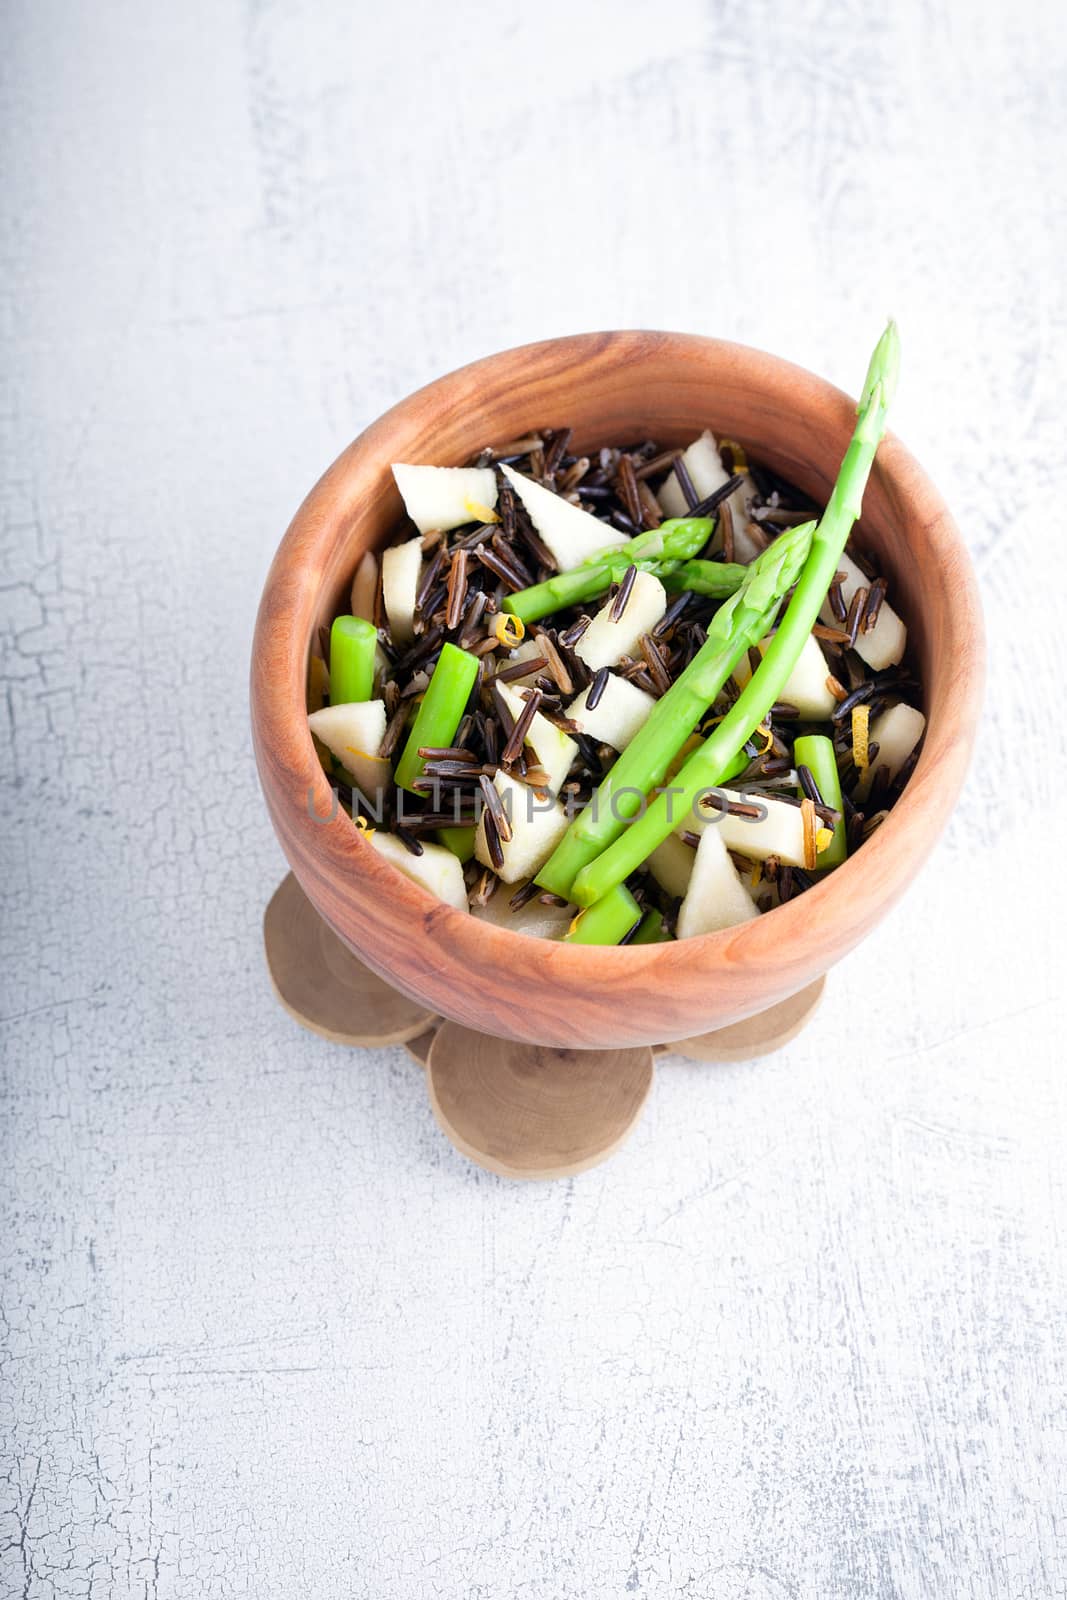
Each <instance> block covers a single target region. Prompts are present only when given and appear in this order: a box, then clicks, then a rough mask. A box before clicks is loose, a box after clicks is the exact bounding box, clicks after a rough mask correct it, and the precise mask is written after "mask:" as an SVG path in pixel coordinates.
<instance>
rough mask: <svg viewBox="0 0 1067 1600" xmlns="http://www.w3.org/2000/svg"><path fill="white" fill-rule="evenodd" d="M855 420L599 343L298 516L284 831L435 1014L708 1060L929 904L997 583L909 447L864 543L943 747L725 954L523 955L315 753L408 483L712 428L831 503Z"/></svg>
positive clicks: (411, 402) (277, 770) (711, 345)
mask: <svg viewBox="0 0 1067 1600" xmlns="http://www.w3.org/2000/svg"><path fill="white" fill-rule="evenodd" d="M854 418H855V406H854V403H853V401H851V400H850V399H849V398H848V397H847V396H846V395H844V394H842V393H841V391H840V390H838V389H835V388H834V387H832V385H830V384H829V383H826V382H824V381H823V380H822V379H821V378H817V377H815V376H814V375H813V374H812V373H810V372H806V371H804V370H803V369H801V368H799V367H796V366H793V365H791V364H790V363H789V362H786V361H782V360H779V359H778V358H777V357H775V356H771V355H766V354H764V353H763V352H761V351H757V350H751V349H748V348H746V347H744V346H741V345H736V344H729V343H726V342H724V341H723V340H719V339H705V338H698V337H695V336H692V335H686V334H676V333H653V332H622V333H596V334H582V335H578V336H576V337H573V338H564V339H552V340H548V341H546V342H544V343H541V344H533V345H527V346H524V347H522V348H520V349H516V350H508V351H505V352H503V353H502V354H500V355H494V356H489V357H487V358H486V359H484V360H481V361H476V362H474V363H472V364H471V365H470V366H467V367H463V368H461V369H460V370H459V371H458V372H454V373H451V374H449V375H448V376H447V377H444V378H439V379H438V380H437V381H436V382H434V383H431V384H429V385H427V387H426V388H424V389H420V390H419V391H418V392H417V393H415V394H413V395H411V396H410V397H409V398H408V399H406V400H402V401H401V402H400V404H399V405H396V406H394V407H393V408H392V410H390V411H388V412H386V414H385V415H384V416H383V417H381V418H380V419H379V420H378V421H377V422H375V423H374V424H372V426H371V427H369V428H368V429H367V430H366V431H365V432H364V433H362V434H361V435H360V436H359V438H358V439H356V440H355V441H354V443H352V444H351V445H349V447H348V448H347V449H346V450H345V451H344V452H343V453H342V455H340V456H339V457H338V459H337V460H336V461H335V462H334V464H333V466H332V467H330V469H329V470H328V471H327V472H326V474H325V476H324V477H322V478H321V479H320V481H319V482H318V483H317V484H316V486H315V487H314V489H312V491H311V493H310V494H309V495H308V497H307V499H306V500H305V501H304V503H303V505H302V506H301V507H300V509H299V511H298V512H297V514H296V516H295V518H294V519H293V522H292V524H291V526H290V528H289V530H288V532H287V533H286V535H285V537H284V539H283V540H282V542H281V545H280V546H279V549H278V552H277V554H276V556H275V558H274V562H273V565H272V566H271V569H270V573H269V574H268V577H267V581H266V585H265V587H264V591H263V596H262V600H261V603H260V608H259V616H258V620H257V623H256V632H255V644H254V652H253V657H252V681H251V700H252V729H253V737H254V742H255V751H256V759H257V762H258V766H259V773H260V779H261V782H262V786H263V793H264V796H265V799H266V803H267V808H268V811H269V813H270V817H271V821H272V823H273V825H274V828H275V831H276V833H277V835H278V838H279V840H280V842H281V845H282V849H283V850H284V852H285V854H286V856H287V857H288V860H289V862H290V865H291V866H292V869H293V872H294V873H295V875H296V877H297V879H298V880H299V882H300V884H301V886H302V887H303V889H304V891H305V893H306V894H307V896H308V897H309V899H310V900H311V902H312V904H313V905H314V907H315V908H316V910H317V911H318V912H319V914H320V915H321V916H322V917H323V918H324V919H325V921H326V923H327V924H328V926H329V927H330V928H331V929H332V930H333V931H334V932H335V933H336V934H337V935H339V937H340V938H341V939H342V940H343V941H344V943H345V944H346V945H347V946H348V947H349V949H351V950H352V951H353V952H355V953H356V954H357V955H358V956H359V957H360V958H361V959H362V961H364V962H365V963H366V964H367V965H368V966H370V967H372V968H373V969H374V970H375V971H376V972H377V973H379V974H380V975H381V976H382V977H383V978H385V979H386V980H387V981H388V983H389V984H391V985H393V986H394V987H395V988H397V989H400V990H402V991H403V992H404V993H405V994H407V995H408V996H410V997H412V998H413V999H414V1000H416V1001H418V1002H419V1003H420V1004H421V1005H423V1006H425V1007H426V1008H427V1009H428V1010H430V1011H432V1012H434V1013H438V1014H440V1015H442V1016H445V1017H448V1018H452V1019H453V1020H454V1021H456V1022H459V1023H462V1024H464V1025H465V1026H467V1027H469V1028H472V1029H475V1030H477V1031H478V1032H481V1033H488V1034H495V1035H500V1036H503V1037H505V1038H509V1039H516V1040H521V1041H525V1042H527V1043H531V1044H536V1045H556V1046H568V1047H571V1048H595V1049H604V1048H605V1047H609V1046H632V1045H648V1044H652V1043H656V1044H659V1043H663V1042H667V1041H671V1040H678V1039H686V1038H691V1037H693V1036H694V1035H700V1034H704V1033H707V1032H708V1031H709V1030H712V1029H717V1028H722V1027H726V1026H728V1025H730V1024H733V1023H736V1022H739V1021H741V1020H742V1019H744V1018H745V1017H749V1016H752V1015H754V1014H755V1013H756V1012H759V1011H761V1010H763V1009H765V1008H767V1007H769V1006H771V1005H774V1004H776V1003H777V1002H779V1001H782V1000H784V999H785V998H786V997H788V996H789V995H792V994H795V993H796V992H797V991H798V990H800V989H802V988H804V987H805V986H806V985H808V984H810V983H811V982H812V981H813V980H814V979H816V978H817V977H819V976H820V975H821V974H823V973H825V972H826V971H827V969H828V968H829V967H831V966H832V965H833V964H834V963H835V962H836V961H838V960H840V958H841V957H842V956H844V955H845V954H847V952H848V951H849V950H851V949H852V948H853V947H854V946H855V945H856V944H857V943H858V942H859V941H860V940H861V939H862V938H863V937H864V935H865V934H866V933H868V932H869V931H870V930H871V929H872V928H873V927H874V926H875V924H876V923H877V922H878V921H879V919H880V918H881V917H883V916H884V915H885V913H886V912H887V911H888V910H889V908H890V907H891V906H892V905H893V904H894V902H895V901H896V900H897V899H898V898H899V897H900V895H901V894H902V893H903V892H904V890H905V889H906V888H907V886H908V884H909V883H910V881H911V879H912V878H913V877H914V876H915V874H916V873H917V872H918V870H919V868H920V866H921V865H922V864H923V862H924V860H925V859H926V857H927V855H928V854H929V852H930V850H931V849H932V847H933V845H934V843H935V841H936V840H937V838H938V835H939V834H940V833H941V831H942V829H943V828H944V826H945V823H946V821H947V820H948V817H949V814H950V812H951V810H952V807H953V805H954V803H955V801H956V797H957V795H958V793H959V789H960V785H961V784H962V782H963V778H964V775H965V772H966V769H967V763H968V758H969V756H970V752H971V745H972V742H973V738H974V731H975V725H976V721H977V718H978V714H979V708H980V703H981V690H982V678H983V637H982V622H981V613H980V608H979V601H978V595H977V590H976V585H975V580H974V575H973V572H972V569H971V565H970V562H969V559H968V556H967V552H966V549H965V547H964V545H963V542H962V540H961V538H960V535H959V532H958V530H957V528H956V526H955V524H954V522H953V520H952V518H951V516H950V514H949V512H948V510H947V508H946V506H945V504H944V502H943V500H942V499H941V496H940V495H939V494H938V492H937V490H936V489H935V488H934V486H933V484H932V483H931V482H930V480H929V478H928V477H927V476H926V474H925V473H924V472H923V470H922V468H921V467H920V466H919V465H918V463H917V462H916V461H915V460H914V459H913V458H912V456H911V455H909V453H908V452H907V450H906V449H905V448H904V446H903V445H902V444H901V443H900V442H899V440H897V439H896V438H894V437H893V436H892V435H889V436H888V437H887V438H886V439H885V440H884V442H883V444H882V445H881V447H880V449H879V451H878V456H877V460H876V462H875V466H874V470H873V472H872V474H871V479H870V483H869V486H868V488H867V493H866V496H865V499H864V506H863V519H862V523H861V525H860V530H859V533H858V536H857V542H858V543H859V545H860V547H861V549H866V550H868V551H869V552H870V553H871V555H872V557H873V559H874V560H875V561H876V562H877V565H878V567H879V569H880V570H882V571H883V572H884V573H885V574H886V576H887V577H888V579H889V583H890V591H889V592H890V596H891V599H892V601H893V604H894V606H895V607H896V608H897V609H898V610H899V611H900V612H901V614H902V615H903V616H904V618H905V620H906V622H907V624H908V629H909V638H910V648H911V650H912V652H913V653H914V657H915V662H916V665H917V667H918V670H919V672H920V674H921V678H922V683H923V688H924V699H925V704H924V706H923V709H924V711H925V713H926V717H927V729H926V738H925V741H924V744H923V747H922V751H921V754H920V757H919V760H918V763H917V765H916V767H915V770H914V772H913V774H912V776H911V778H910V780H909V782H908V784H907V786H906V789H905V791H904V793H903V795H902V796H901V798H900V800H899V801H898V803H897V804H896V806H895V807H894V809H893V811H892V813H891V814H890V816H889V817H888V818H887V819H886V821H885V822H884V823H883V824H882V826H881V827H880V828H878V830H877V831H876V832H875V833H874V834H873V836H872V837H871V838H870V839H869V840H868V841H867V842H866V843H865V844H864V845H863V846H862V848H861V850H860V851H859V852H857V855H856V856H855V857H853V858H852V859H850V860H849V861H847V862H846V863H845V864H844V865H843V866H842V867H841V868H839V869H838V870H837V871H836V872H834V873H833V874H832V875H831V876H830V877H828V878H827V879H826V880H825V881H823V882H820V883H818V884H816V885H815V886H814V887H813V888H812V889H810V890H809V891H807V892H806V893H805V894H803V895H801V896H799V897H798V898H796V899H795V900H792V901H790V902H788V903H787V904H786V905H784V906H781V907H779V908H777V909H776V910H774V911H771V912H769V913H767V914H765V915H763V916H761V917H758V918H755V919H754V920H753V921H751V922H746V923H744V924H743V925H741V926H739V927H736V928H731V929H729V930H727V931H725V932H722V933H716V934H709V935H706V936H704V937H701V938H696V939H687V940H684V941H679V942H676V943H675V942H671V943H665V944H659V945H643V946H639V947H636V948H627V947H623V948H597V947H592V946H582V945H569V944H560V943H556V942H552V941H541V940H536V939H532V938H529V937H527V936H524V935H520V934H515V933H511V932H509V931H507V930H504V929H500V928H497V927H495V926H492V925H491V924H489V923H487V922H484V921H481V920H479V919H477V918H475V917H472V916H467V915H465V914H463V913H462V912H457V911H455V910H453V909H452V908H451V907H449V906H446V905H445V904H443V903H442V902H441V901H438V900H436V899H435V898H433V897H432V896H431V895H429V894H428V893H426V892H425V891H424V890H423V889H421V888H419V887H418V886H417V885H416V884H414V883H413V882H411V881H410V880H409V879H408V878H406V877H405V876H404V875H403V874H402V873H400V872H398V871H397V870H396V869H395V868H394V867H392V866H390V865H389V864H388V863H387V862H385V861H384V860H382V859H381V857H380V856H378V855H377V854H376V853H375V851H374V850H373V848H372V846H371V845H370V844H368V842H367V841H366V840H365V839H364V838H362V837H361V835H360V832H359V830H358V829H357V828H356V827H355V826H354V824H353V823H352V821H351V820H350V818H349V817H348V816H347V815H346V813H345V812H344V811H343V810H341V809H340V808H339V807H338V808H335V814H334V816H333V818H332V820H329V821H322V820H320V819H322V818H324V817H329V816H330V812H331V807H332V801H333V797H332V795H331V791H330V786H329V782H328V780H327V778H326V776H325V774H324V773H323V771H322V769H321V767H320V765H319V762H318V760H317V758H316V755H315V751H314V748H313V746H312V741H311V735H310V733H309V731H308V724H307V710H306V703H305V691H306V682H307V672H308V658H309V649H310V645H311V641H312V639H313V638H314V637H315V635H316V630H317V629H318V628H319V626H320V625H327V626H328V625H329V623H330V621H331V620H332V618H333V616H334V615H335V614H336V613H337V612H338V611H340V610H342V609H347V606H348V601H347V599H346V596H347V593H348V588H349V584H350V582H351V578H352V574H353V572H354V570H355V567H356V564H357V562H358V561H359V558H360V556H361V555H362V554H363V552H364V551H366V550H369V549H376V548H378V547H380V546H382V545H384V544H386V543H387V542H388V541H389V539H390V537H391V535H392V534H393V533H394V532H395V530H396V529H397V527H398V526H399V525H400V521H401V518H402V516H403V506H402V503H401V500H400V496H399V494H398V492H397V489H396V487H395V484H394V482H393V477H392V474H391V472H390V470H389V466H390V463H391V462H393V461H410V462H426V463H434V464H439V465H457V464H460V463H463V462H465V461H466V460H468V459H469V458H470V457H471V456H472V455H473V454H475V453H476V452H477V450H479V449H480V448H481V447H482V446H484V445H487V444H494V443H502V442H504V441H505V440H508V439H513V438H518V437H521V436H522V435H523V434H525V433H528V432H530V431H531V430H533V429H536V428H541V427H560V426H569V427H571V428H572V429H573V438H572V443H571V448H572V449H576V450H578V451H582V450H585V449H589V448H592V447H594V446H598V445H601V444H606V443H617V442H620V441H627V440H639V439H645V438H654V439H656V440H657V441H659V442H660V443H662V444H663V445H665V446H671V445H679V444H685V443H688V442H689V441H690V440H691V439H693V438H695V436H696V435H697V434H698V433H700V431H701V430H702V429H703V428H706V427H710V428H711V429H712V430H713V431H714V432H715V433H716V434H717V435H720V434H721V435H724V436H726V437H729V438H731V439H735V440H737V441H739V442H740V443H741V444H742V445H743V446H744V448H745V449H746V451H747V452H748V453H749V454H750V456H751V457H752V458H753V459H754V460H755V461H756V462H757V463H762V464H765V465H766V466H768V467H770V468H771V469H772V470H773V471H775V472H777V473H779V474H781V475H782V476H783V477H784V478H786V479H788V480H789V481H791V482H793V483H795V484H796V485H797V486H798V487H799V488H801V489H803V490H805V491H806V492H807V493H808V494H810V495H812V496H813V497H814V498H815V499H817V500H818V501H819V502H820V503H822V502H824V501H825V499H826V497H827V495H828V494H829V491H830V487H831V485H832V483H833V480H834V477H835V474H836V472H837V468H838V466H839V463H840V461H841V458H842V455H843V453H844V450H845V447H846V445H847V443H848V440H849V436H850V434H851V431H852V427H853V423H854Z"/></svg>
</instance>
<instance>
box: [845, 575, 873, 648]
mask: <svg viewBox="0 0 1067 1600" xmlns="http://www.w3.org/2000/svg"><path fill="white" fill-rule="evenodd" d="M867 596H868V590H867V589H866V588H864V587H862V586H861V587H860V588H859V589H857V590H856V591H855V593H854V594H853V596H852V603H851V604H850V606H849V608H848V616H847V617H846V618H845V632H846V633H847V634H848V642H849V645H850V646H854V645H855V643H856V635H857V634H858V633H859V630H860V623H861V622H862V621H863V618H864V614H865V613H866V610H867Z"/></svg>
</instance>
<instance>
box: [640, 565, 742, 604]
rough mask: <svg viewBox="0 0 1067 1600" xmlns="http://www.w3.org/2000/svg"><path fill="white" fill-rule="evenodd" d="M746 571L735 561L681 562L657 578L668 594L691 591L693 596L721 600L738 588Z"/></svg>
mask: <svg viewBox="0 0 1067 1600" xmlns="http://www.w3.org/2000/svg"><path fill="white" fill-rule="evenodd" d="M747 570H748V569H747V568H746V567H744V566H741V565H740V564H739V563H738V562H736V561H683V562H682V563H681V565H680V566H678V567H676V568H675V569H674V571H673V572H667V571H663V572H660V573H659V574H658V576H659V578H660V579H661V581H662V583H663V587H664V588H665V589H666V591H667V593H668V594H681V592H682V590H683V589H691V590H692V591H693V593H694V594H708V595H712V596H714V598H715V599H717V600H721V599H725V597H726V596H727V595H731V594H733V592H734V590H735V589H738V588H740V586H741V582H742V579H743V578H744V575H745V572H746V571H747Z"/></svg>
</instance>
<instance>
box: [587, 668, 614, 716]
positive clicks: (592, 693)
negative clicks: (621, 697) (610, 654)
mask: <svg viewBox="0 0 1067 1600" xmlns="http://www.w3.org/2000/svg"><path fill="white" fill-rule="evenodd" d="M610 676H611V674H610V673H609V671H608V669H607V667H601V668H600V669H599V671H597V672H595V673H594V674H593V681H592V683H591V684H590V685H589V689H588V692H587V694H586V697H585V709H586V710H587V711H595V710H596V708H597V706H598V705H599V704H600V699H601V696H602V695H603V693H604V690H605V689H606V688H607V686H608V679H609V677H610Z"/></svg>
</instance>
